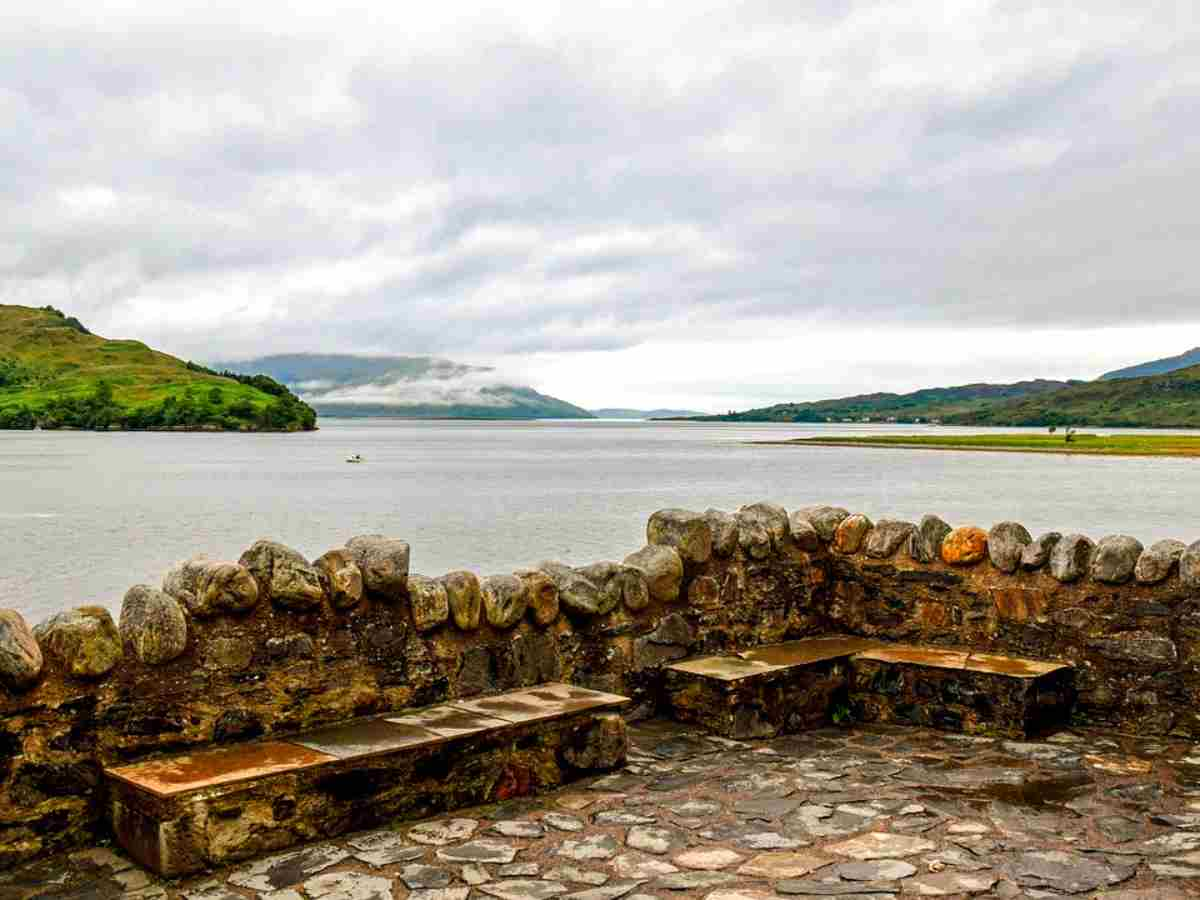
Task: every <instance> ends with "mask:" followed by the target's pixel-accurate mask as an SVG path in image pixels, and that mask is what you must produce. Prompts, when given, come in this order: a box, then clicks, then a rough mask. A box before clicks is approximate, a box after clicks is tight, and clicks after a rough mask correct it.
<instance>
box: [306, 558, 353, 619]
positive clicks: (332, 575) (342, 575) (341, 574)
mask: <svg viewBox="0 0 1200 900" xmlns="http://www.w3.org/2000/svg"><path fill="white" fill-rule="evenodd" d="M313 565H314V566H316V567H317V571H319V572H320V573H321V577H322V580H323V581H324V586H325V591H326V593H327V594H328V595H329V603H330V605H331V606H332V607H333V608H334V609H350V608H351V607H353V606H357V605H358V603H359V601H361V600H362V598H363V592H364V591H365V590H366V586H365V585H364V584H363V576H362V570H361V569H359V567H358V563H357V562H355V560H354V554H353V553H351V552H350V551H349V550H330V551H329V552H328V553H323V554H322V555H321V556H319V557H317V559H316V560H314V561H313Z"/></svg>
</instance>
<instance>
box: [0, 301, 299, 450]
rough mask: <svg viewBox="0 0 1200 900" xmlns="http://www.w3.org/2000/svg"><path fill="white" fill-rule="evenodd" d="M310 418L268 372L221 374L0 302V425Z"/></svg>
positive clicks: (256, 422) (277, 426)
mask: <svg viewBox="0 0 1200 900" xmlns="http://www.w3.org/2000/svg"><path fill="white" fill-rule="evenodd" d="M315 420H316V414H315V413H314V412H313V410H312V409H311V408H309V407H308V406H306V405H305V404H303V403H301V402H300V401H299V400H298V399H297V398H296V397H295V396H294V395H292V394H291V392H289V391H288V390H287V389H286V388H284V387H283V386H282V385H280V384H278V383H276V382H274V381H272V380H271V379H269V378H264V377H262V376H258V377H237V376H235V377H224V376H222V375H220V374H218V373H216V372H213V371H211V370H208V369H205V368H204V367H202V366H196V365H195V364H192V363H186V362H184V361H183V360H180V359H176V358H175V357H173V356H168V355H167V354H165V353H159V352H158V351H156V350H152V349H151V348H149V347H147V346H146V345H145V344H142V343H140V342H139V341H121V340H107V339H105V338H103V337H100V336H98V335H94V334H91V333H90V332H89V331H88V330H87V329H86V328H85V327H84V326H83V325H82V324H81V323H80V322H79V321H78V320H76V319H74V318H68V317H66V316H64V315H63V314H62V313H61V312H59V311H58V310H54V309H51V308H45V309H32V308H30V307H24V306H3V305H0V428H32V427H34V426H35V425H40V426H41V427H43V428H64V427H72V428H205V429H212V430H244V431H258V430H273V431H296V430H304V429H311V428H313V427H314V424H315Z"/></svg>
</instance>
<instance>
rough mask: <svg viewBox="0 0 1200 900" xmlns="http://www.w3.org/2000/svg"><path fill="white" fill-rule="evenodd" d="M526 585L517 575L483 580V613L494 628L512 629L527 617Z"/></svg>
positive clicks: (491, 576) (492, 576) (490, 576)
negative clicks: (523, 617) (524, 616)
mask: <svg viewBox="0 0 1200 900" xmlns="http://www.w3.org/2000/svg"><path fill="white" fill-rule="evenodd" d="M527 603H528V600H527V598H526V595H525V583H524V582H523V581H521V579H520V578H518V577H517V576H516V575H489V576H487V577H486V578H484V579H483V612H484V615H485V616H486V617H487V620H488V624H489V625H491V626H492V627H493V628H512V627H513V626H514V625H516V624H517V623H518V622H520V621H521V617H522V616H523V615H525V607H526V605H527Z"/></svg>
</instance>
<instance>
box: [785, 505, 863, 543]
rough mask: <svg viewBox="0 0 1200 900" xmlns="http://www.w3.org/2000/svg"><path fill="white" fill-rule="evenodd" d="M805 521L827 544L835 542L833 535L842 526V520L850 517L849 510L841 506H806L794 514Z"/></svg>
mask: <svg viewBox="0 0 1200 900" xmlns="http://www.w3.org/2000/svg"><path fill="white" fill-rule="evenodd" d="M793 515H795V516H798V517H800V518H801V519H805V520H807V521H808V523H809V524H810V525H812V527H813V528H814V529H815V530H816V532H817V536H818V537H820V539H821V540H823V541H824V542H825V543H829V542H830V541H832V540H833V534H834V532H835V531H837V527H838V526H839V525H841V524H842V519H845V518H847V517H848V516H849V515H850V511H849V510H845V509H842V508H841V507H840V506H805V507H801V508H800V509H798V510H796V512H795V513H794V514H793Z"/></svg>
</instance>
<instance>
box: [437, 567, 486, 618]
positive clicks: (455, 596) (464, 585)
mask: <svg viewBox="0 0 1200 900" xmlns="http://www.w3.org/2000/svg"><path fill="white" fill-rule="evenodd" d="M442 584H443V585H444V586H445V588H446V597H447V600H448V601H449V603H450V616H451V618H453V619H454V624H455V626H456V627H457V628H458V629H459V630H460V631H474V630H475V629H476V628H478V627H479V622H480V620H481V617H482V615H483V587H482V586H481V585H480V583H479V578H478V576H476V575H475V573H474V572H450V573H449V574H446V575H443V576H442Z"/></svg>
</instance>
